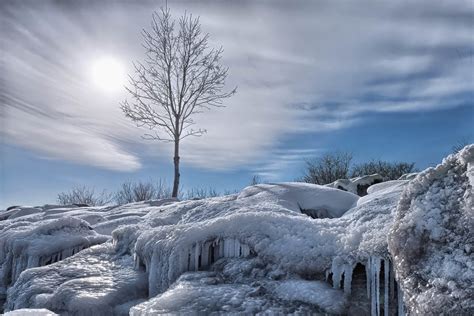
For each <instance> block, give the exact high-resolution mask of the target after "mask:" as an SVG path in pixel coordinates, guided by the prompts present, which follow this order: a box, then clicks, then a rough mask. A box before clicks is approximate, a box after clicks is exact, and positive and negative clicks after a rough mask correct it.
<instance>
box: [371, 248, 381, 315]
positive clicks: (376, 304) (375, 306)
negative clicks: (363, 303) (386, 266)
mask: <svg viewBox="0 0 474 316" xmlns="http://www.w3.org/2000/svg"><path fill="white" fill-rule="evenodd" d="M369 262H370V268H369V270H370V273H371V277H370V302H371V304H370V312H371V315H372V316H379V315H380V258H376V257H371V258H370V260H369Z"/></svg>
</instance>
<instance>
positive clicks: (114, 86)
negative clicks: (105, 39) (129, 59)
mask: <svg viewBox="0 0 474 316" xmlns="http://www.w3.org/2000/svg"><path fill="white" fill-rule="evenodd" d="M91 77H92V78H91V80H92V82H93V83H94V84H95V85H96V86H97V87H98V88H100V89H101V90H103V91H105V92H109V93H112V92H117V91H119V90H121V89H123V86H124V84H125V77H126V75H125V70H124V67H123V65H122V63H121V62H120V61H119V60H118V59H116V58H114V57H110V56H105V57H101V58H98V59H96V60H95V61H94V62H93V63H92V67H91Z"/></svg>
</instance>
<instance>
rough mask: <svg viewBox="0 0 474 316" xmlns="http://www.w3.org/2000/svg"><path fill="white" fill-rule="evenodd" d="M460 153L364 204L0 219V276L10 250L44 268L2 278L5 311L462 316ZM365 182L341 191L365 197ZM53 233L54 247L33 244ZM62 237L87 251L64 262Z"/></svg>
mask: <svg viewBox="0 0 474 316" xmlns="http://www.w3.org/2000/svg"><path fill="white" fill-rule="evenodd" d="M466 150H467V152H466ZM466 150H464V151H462V152H461V153H459V154H458V155H456V156H452V157H449V158H447V159H446V160H445V161H443V164H442V165H440V166H438V167H436V168H431V169H428V170H427V171H425V172H422V173H420V174H418V175H417V176H416V178H415V179H412V180H395V181H388V182H384V183H379V184H374V185H371V186H369V187H368V189H367V190H366V192H367V193H368V194H367V195H365V196H363V197H359V196H357V195H355V194H353V193H351V192H348V191H343V190H340V189H337V188H331V187H327V186H319V185H313V184H304V183H294V182H290V183H278V184H259V185H254V186H250V187H247V188H245V189H244V190H242V192H240V193H238V194H232V195H228V196H223V197H215V198H209V199H202V200H197V201H182V202H178V201H175V200H163V201H148V202H140V203H132V204H127V205H123V206H106V207H76V206H67V207H58V206H43V207H18V208H14V209H11V210H9V211H5V212H2V213H0V218H2V220H0V234H4V235H0V236H7V238H6V239H5V240H6V241H4V240H3V239H1V242H0V243H1V245H2V248H0V250H1V249H3V248H5V247H10V248H8V250H2V251H3V252H2V253H3V254H7V253H11V255H10V256H11V261H5V259H0V260H3V261H2V262H3V263H5V262H7V264H4V265H3V266H2V270H1V272H2V273H4V274H5V271H7V270H5V269H4V267H10V266H11V267H13V266H14V264H13V263H12V262H13V260H15V262H23V261H25V260H26V259H22V257H21V253H26V254H28V255H29V256H31V257H35V258H36V257H38V256H40V255H41V256H45V255H46V254H47V253H49V255H48V256H47V258H49V259H50V260H49V261H51V262H48V264H47V265H45V266H39V265H41V264H39V263H38V264H36V265H35V264H33V265H31V266H27V269H26V270H25V269H23V268H21V269H19V270H18V272H15V273H14V278H12V280H16V281H14V282H9V283H8V284H5V285H4V286H5V289H4V290H6V287H8V291H7V297H6V305H5V308H6V310H7V311H9V310H15V309H19V308H47V309H48V310H51V311H53V312H55V313H60V314H70V315H75V314H101V315H107V314H115V315H127V314H128V313H129V312H130V315H154V314H157V313H167V314H189V313H191V312H192V313H202V314H221V313H240V314H257V313H262V314H314V313H330V314H346V313H348V314H351V310H354V312H353V313H355V314H371V315H381V314H384V315H393V314H397V313H398V314H399V315H404V313H405V312H406V310H405V305H406V308H407V309H408V311H407V312H409V313H414V314H416V313H421V314H430V313H431V312H432V310H433V311H436V313H439V314H441V313H443V312H445V314H446V313H449V312H451V311H452V312H454V313H457V314H462V312H465V311H466V310H469V308H470V306H471V305H472V299H469V298H470V297H473V296H472V289H469V288H468V285H469V282H472V280H473V278H474V275H473V270H472V262H473V261H472V255H473V254H472V248H471V245H472V229H470V228H472V227H473V226H472V220H473V216H472V215H473V214H472V210H473V208H472V206H473V204H472V203H473V202H472V183H473V182H474V170H473V167H472V165H473V163H472V155H471V153H470V151H472V149H466ZM377 179H378V178H377V176H375V175H372V176H369V177H361V178H359V179H351V180H350V181H353V182H351V183H352V184H353V183H356V187H357V185H362V186H364V190H365V188H367V186H368V185H369V184H371V183H373V182H376V181H378V180H377ZM353 189H354V187H353ZM356 192H358V191H356ZM358 193H360V189H359V192H358ZM61 223H62V224H61ZM53 227H59V229H57V232H56V233H55V234H58V235H60V236H62V237H61V238H63V239H61V241H59V239H58V238H56V242H46V241H48V239H47V238H48V237H47V235H48V234H47V233H46V232H51V231H53V230H54V229H53ZM74 227H79V228H77V229H76V228H74ZM75 229H76V230H77V231H78V233H77V234H76V235H75V233H74V232H75V231H76V230H75ZM456 229H458V231H456ZM70 232H72V233H70ZM74 238H78V240H79V239H81V238H82V239H81V240H82V241H83V240H84V238H85V239H87V238H89V239H90V240H95V239H94V238H97V240H96V241H97V243H100V244H98V245H93V244H94V242H90V243H89V244H87V245H86V247H83V248H86V249H82V250H78V251H75V253H74V254H73V255H72V252H71V253H69V252H68V253H65V254H64V255H63V251H64V249H66V250H67V251H70V250H71V249H73V248H74V247H73V244H74V245H75V243H74V240H75V239H74ZM469 238H470V239H469ZM99 239H100V240H99ZM52 240H54V238H52ZM63 241H65V242H64V243H63ZM389 244H390V249H389ZM5 245H7V246H5ZM11 245H20V246H16V247H17V248H15V249H20V250H22V251H23V252H22V251H20V252H11V251H9V250H10V249H11ZM59 245H61V247H63V248H61V249H57V248H55V249H56V250H55V252H54V251H52V249H53V248H54V247H57V246H59ZM5 249H7V248H5ZM35 249H36V250H37V251H36V252H35V251H34V250H35ZM45 249H46V250H45ZM50 250H51V251H50ZM389 250H390V251H389ZM59 253H61V254H60V255H58V254H59ZM426 253H428V254H429V256H428V257H427V256H425V255H423V254H426ZM0 254H1V253H0ZM0 258H2V257H0ZM469 259H470V260H469ZM26 261H27V262H28V260H26ZM361 265H362V266H361ZM9 269H10V268H9ZM13 270H16V268H15V269H13ZM22 270H24V271H23V272H21V271H22ZM20 272H21V273H20ZM394 272H395V273H394ZM10 274H12V273H10ZM395 279H396V280H400V283H397V282H395ZM420 285H422V286H420ZM424 288H426V289H427V290H424ZM442 290H443V291H444V292H443V291H442ZM434 300H436V302H434ZM438 300H439V301H438ZM442 304H446V307H445V308H444V309H443V305H442ZM470 304H471V305H470ZM417 306H418V307H417ZM431 306H433V309H432V307H431ZM353 307H354V308H355V309H353Z"/></svg>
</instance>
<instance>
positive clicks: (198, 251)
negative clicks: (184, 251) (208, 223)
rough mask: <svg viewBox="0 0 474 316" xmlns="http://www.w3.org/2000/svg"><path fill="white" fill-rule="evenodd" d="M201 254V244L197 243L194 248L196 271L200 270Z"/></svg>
mask: <svg viewBox="0 0 474 316" xmlns="http://www.w3.org/2000/svg"><path fill="white" fill-rule="evenodd" d="M200 255H201V245H200V244H199V243H196V247H195V248H194V271H198V270H199V256H200Z"/></svg>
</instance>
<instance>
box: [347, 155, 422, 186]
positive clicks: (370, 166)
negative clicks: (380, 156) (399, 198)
mask: <svg viewBox="0 0 474 316" xmlns="http://www.w3.org/2000/svg"><path fill="white" fill-rule="evenodd" d="M415 171H416V170H415V164H414V163H408V162H387V161H382V160H374V161H370V162H364V163H360V164H357V165H355V166H354V167H353V168H352V173H351V177H361V176H364V175H370V174H374V173H378V174H380V175H381V176H382V177H383V180H384V181H388V180H397V179H398V178H400V177H401V176H402V175H403V174H405V173H412V172H415Z"/></svg>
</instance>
